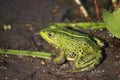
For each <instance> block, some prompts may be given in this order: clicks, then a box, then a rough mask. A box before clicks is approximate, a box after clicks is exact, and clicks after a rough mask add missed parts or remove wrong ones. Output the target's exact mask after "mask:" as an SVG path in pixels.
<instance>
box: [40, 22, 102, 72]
mask: <svg viewBox="0 0 120 80" xmlns="http://www.w3.org/2000/svg"><path fill="white" fill-rule="evenodd" d="M40 35H41V37H42V38H43V39H44V40H45V41H47V42H48V43H49V44H51V45H52V46H54V47H55V49H58V50H60V52H59V53H56V54H54V57H53V59H52V60H53V61H54V63H55V64H63V63H64V62H65V61H66V60H67V61H73V63H74V67H75V69H73V70H67V71H68V72H78V71H91V70H93V69H95V68H96V67H97V66H98V65H99V64H100V63H101V62H102V59H103V55H102V49H101V47H103V46H104V42H103V41H101V39H99V38H97V37H95V36H92V35H90V34H87V33H84V32H81V31H78V30H74V29H73V28H72V27H71V26H64V25H61V26H60V24H58V25H57V23H56V24H51V25H50V26H48V27H46V28H43V29H42V30H41V31H40Z"/></svg>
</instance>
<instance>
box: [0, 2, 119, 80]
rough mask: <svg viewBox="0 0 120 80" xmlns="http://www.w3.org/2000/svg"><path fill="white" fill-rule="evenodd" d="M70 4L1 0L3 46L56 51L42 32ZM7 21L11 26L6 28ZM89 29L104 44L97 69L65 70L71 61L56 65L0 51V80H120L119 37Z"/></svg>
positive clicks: (1, 36) (0, 36) (0, 16)
mask: <svg viewBox="0 0 120 80" xmlns="http://www.w3.org/2000/svg"><path fill="white" fill-rule="evenodd" d="M69 6H70V5H67V4H66V3H65V2H64V0H60V1H56V0H29V1H28V0H1V1H0V48H2V49H18V50H34V51H45V52H50V51H54V48H53V47H52V46H51V45H49V44H48V43H47V42H46V41H44V40H43V39H42V38H41V37H40V35H39V31H40V30H41V29H42V28H44V27H46V26H48V25H49V24H50V23H51V22H60V21H61V18H62V16H63V15H64V13H65V12H66V10H67V9H68V8H69ZM82 17H83V16H82ZM77 20H78V19H77ZM66 21H68V20H66ZM5 24H6V25H8V24H10V25H11V29H7V30H4V29H3V25H5ZM87 32H88V33H90V34H92V35H95V36H97V37H99V38H101V39H102V40H103V41H104V43H105V47H103V49H102V50H103V56H104V59H103V61H102V63H101V64H100V65H99V66H98V67H96V68H95V69H94V70H92V71H89V72H77V73H66V72H63V70H65V69H69V68H71V67H72V62H69V61H66V62H65V63H64V64H61V65H56V64H54V63H53V62H52V60H47V59H41V58H38V57H30V56H29V57H28V56H20V55H7V54H0V80H120V40H119V39H117V38H115V37H114V36H113V35H112V34H110V33H109V32H108V31H107V30H106V29H103V30H88V31H87Z"/></svg>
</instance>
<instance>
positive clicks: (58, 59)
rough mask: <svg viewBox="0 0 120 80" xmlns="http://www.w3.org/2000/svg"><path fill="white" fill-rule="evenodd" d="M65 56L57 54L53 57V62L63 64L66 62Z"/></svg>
mask: <svg viewBox="0 0 120 80" xmlns="http://www.w3.org/2000/svg"><path fill="white" fill-rule="evenodd" d="M65 59H66V58H65V54H64V53H63V52H61V53H60V54H55V55H54V57H53V61H54V63H55V64H62V63H64V62H65Z"/></svg>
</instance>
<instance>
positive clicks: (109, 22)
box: [103, 8, 120, 38]
mask: <svg viewBox="0 0 120 80" xmlns="http://www.w3.org/2000/svg"><path fill="white" fill-rule="evenodd" d="M103 20H104V22H105V24H106V27H107V29H108V30H109V31H110V32H111V33H112V34H113V35H115V36H116V37H117V38H120V8H119V9H117V10H116V11H114V12H113V13H110V12H108V11H106V10H105V11H104V14H103Z"/></svg>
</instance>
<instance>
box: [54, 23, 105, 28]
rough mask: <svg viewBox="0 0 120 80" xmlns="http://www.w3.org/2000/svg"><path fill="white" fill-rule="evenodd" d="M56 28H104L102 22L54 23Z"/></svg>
mask: <svg viewBox="0 0 120 80" xmlns="http://www.w3.org/2000/svg"><path fill="white" fill-rule="evenodd" d="M54 24H56V25H58V26H61V27H65V26H70V27H73V28H84V29H89V28H90V29H101V28H106V27H105V23H104V22H98V23H96V22H78V23H54Z"/></svg>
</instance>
